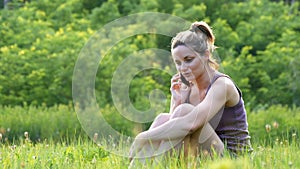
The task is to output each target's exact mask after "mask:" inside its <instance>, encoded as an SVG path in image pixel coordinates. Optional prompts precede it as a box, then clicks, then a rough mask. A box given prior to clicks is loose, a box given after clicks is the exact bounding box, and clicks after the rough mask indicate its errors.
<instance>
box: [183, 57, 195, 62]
mask: <svg viewBox="0 0 300 169" xmlns="http://www.w3.org/2000/svg"><path fill="white" fill-rule="evenodd" d="M193 60H194V58H187V59H185V62H191V61H193Z"/></svg>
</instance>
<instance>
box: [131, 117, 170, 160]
mask: <svg viewBox="0 0 300 169" xmlns="http://www.w3.org/2000/svg"><path fill="white" fill-rule="evenodd" d="M170 116H171V115H170V114H169V113H161V114H159V115H158V116H157V117H156V118H155V119H154V121H153V123H152V124H151V126H150V128H149V130H151V129H153V128H155V127H158V126H160V125H162V124H164V123H165V122H167V121H168V120H169V119H170ZM160 144H161V141H156V142H151V143H149V144H147V145H145V146H144V147H143V149H142V150H141V151H139V152H137V154H136V156H135V158H137V160H138V161H139V162H140V163H145V160H146V158H149V157H153V156H154V155H155V151H156V150H157V149H158V148H159V146H160ZM135 161H136V160H134V159H133V160H132V161H131V163H130V166H132V165H134V164H133V163H135Z"/></svg>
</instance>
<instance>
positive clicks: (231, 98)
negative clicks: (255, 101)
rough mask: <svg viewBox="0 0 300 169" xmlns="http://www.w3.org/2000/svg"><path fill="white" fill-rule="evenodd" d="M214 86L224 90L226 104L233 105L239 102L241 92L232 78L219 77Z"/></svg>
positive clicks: (216, 88)
mask: <svg viewBox="0 0 300 169" xmlns="http://www.w3.org/2000/svg"><path fill="white" fill-rule="evenodd" d="M212 87H213V88H214V89H215V90H218V91H219V92H224V94H225V97H226V106H228V107H231V106H234V105H236V104H237V103H238V102H239V99H240V95H239V92H238V90H237V88H236V86H235V84H234V83H233V81H232V80H231V79H229V78H227V77H219V78H218V79H217V80H216V81H215V83H214V84H213V85H212Z"/></svg>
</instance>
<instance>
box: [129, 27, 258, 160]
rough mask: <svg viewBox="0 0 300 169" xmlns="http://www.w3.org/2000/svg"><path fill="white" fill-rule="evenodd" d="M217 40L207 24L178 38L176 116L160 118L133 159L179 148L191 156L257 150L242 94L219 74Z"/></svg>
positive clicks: (135, 147)
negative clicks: (216, 51) (213, 56)
mask: <svg viewBox="0 0 300 169" xmlns="http://www.w3.org/2000/svg"><path fill="white" fill-rule="evenodd" d="M214 41H215V37H214V35H213V32H212V30H211V28H210V27H209V26H208V25H207V24H206V23H205V22H195V23H193V24H192V25H191V27H190V29H189V30H187V31H183V32H180V33H179V34H177V36H176V37H174V38H173V40H172V45H171V52H172V58H173V60H174V63H175V65H176V68H177V70H178V73H177V74H176V75H174V76H173V77H172V79H171V88H170V90H171V93H172V100H171V107H170V113H162V114H160V115H159V116H157V117H156V119H155V120H154V122H153V123H152V125H151V127H150V129H149V130H148V131H145V132H142V133H140V134H138V135H137V136H136V138H135V141H134V143H133V145H132V147H131V151H130V157H131V159H132V158H147V157H153V156H156V155H160V154H162V153H164V152H166V151H169V150H170V149H173V150H174V149H178V148H183V149H184V155H185V156H186V155H192V156H197V155H198V154H199V152H211V150H212V149H214V151H215V152H217V153H218V154H220V155H222V153H223V150H224V146H225V147H226V148H227V149H228V150H229V152H230V153H231V154H232V155H237V154H239V153H242V152H245V151H252V148H251V144H250V136H249V132H248V124H247V117H246V111H245V108H244V103H243V99H242V94H241V92H240V90H239V89H238V87H237V86H236V85H235V84H234V82H233V81H232V80H231V79H230V78H229V77H228V76H227V75H225V74H222V73H220V72H218V71H217V69H218V64H217V63H216V62H215V61H214V60H213V59H212V52H213V50H214V49H215V46H214ZM200 154H201V153H200ZM140 160H141V161H142V159H140Z"/></svg>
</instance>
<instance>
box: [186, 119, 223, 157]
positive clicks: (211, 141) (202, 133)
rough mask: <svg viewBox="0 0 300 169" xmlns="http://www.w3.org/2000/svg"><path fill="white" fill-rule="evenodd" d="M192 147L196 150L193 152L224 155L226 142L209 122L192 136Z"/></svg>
mask: <svg viewBox="0 0 300 169" xmlns="http://www.w3.org/2000/svg"><path fill="white" fill-rule="evenodd" d="M190 147H191V148H193V149H192V150H194V151H193V152H192V153H193V154H197V155H198V152H201V154H203V155H206V154H207V155H208V154H209V155H212V153H216V154H218V155H222V154H223V151H224V143H223V142H222V141H221V139H220V138H219V136H218V135H217V134H216V132H215V130H214V129H213V128H212V127H211V125H210V124H209V123H207V124H206V125H204V126H203V128H201V129H199V130H197V131H196V132H194V133H193V134H192V135H191V136H190ZM196 151H197V152H196Z"/></svg>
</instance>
